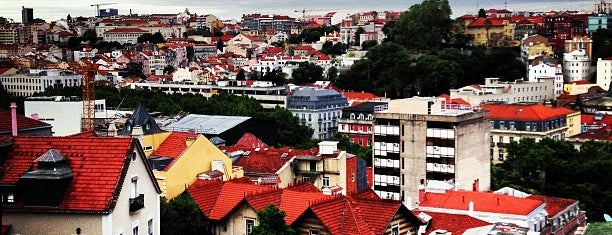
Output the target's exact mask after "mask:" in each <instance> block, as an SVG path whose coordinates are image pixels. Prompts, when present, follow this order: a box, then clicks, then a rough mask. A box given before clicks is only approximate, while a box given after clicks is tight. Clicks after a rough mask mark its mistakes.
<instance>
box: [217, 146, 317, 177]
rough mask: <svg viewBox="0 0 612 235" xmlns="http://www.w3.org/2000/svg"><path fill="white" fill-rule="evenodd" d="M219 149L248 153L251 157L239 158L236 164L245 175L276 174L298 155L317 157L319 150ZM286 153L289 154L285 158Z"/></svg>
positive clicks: (229, 147) (234, 147)
mask: <svg viewBox="0 0 612 235" xmlns="http://www.w3.org/2000/svg"><path fill="white" fill-rule="evenodd" d="M219 149H221V150H225V152H226V153H232V152H236V151H242V152H247V151H249V152H250V153H249V155H248V156H245V155H243V156H242V157H240V158H238V160H236V161H235V162H234V166H241V167H242V168H243V169H244V172H245V173H247V172H248V173H269V174H275V173H276V172H277V171H278V170H279V169H281V167H283V166H284V165H285V163H287V162H288V161H289V160H291V159H292V158H293V157H295V156H297V155H317V153H318V149H317V148H313V149H310V150H298V149H291V148H289V147H284V148H280V149H277V148H274V147H271V148H252V147H239V146H220V147H219ZM284 153H287V155H286V156H285V157H283V155H284Z"/></svg>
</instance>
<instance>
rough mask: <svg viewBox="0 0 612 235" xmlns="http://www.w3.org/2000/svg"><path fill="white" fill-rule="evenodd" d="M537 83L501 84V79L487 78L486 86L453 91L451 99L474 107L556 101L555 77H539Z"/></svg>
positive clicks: (467, 87) (520, 81)
mask: <svg viewBox="0 0 612 235" xmlns="http://www.w3.org/2000/svg"><path fill="white" fill-rule="evenodd" d="M536 79H537V81H536V82H528V81H523V80H516V81H514V82H500V81H499V78H485V84H484V85H470V86H465V87H461V88H459V89H451V90H449V91H450V98H451V99H462V100H464V101H466V102H468V103H470V104H471V105H473V106H477V105H480V104H482V103H486V102H506V103H519V102H531V103H543V102H545V101H549V100H551V99H555V95H554V92H555V89H554V79H555V78H554V77H538V78H536Z"/></svg>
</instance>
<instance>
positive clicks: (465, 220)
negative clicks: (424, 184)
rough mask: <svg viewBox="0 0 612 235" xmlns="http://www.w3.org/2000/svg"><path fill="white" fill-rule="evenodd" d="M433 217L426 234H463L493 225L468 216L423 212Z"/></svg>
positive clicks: (415, 212) (416, 212)
mask: <svg viewBox="0 0 612 235" xmlns="http://www.w3.org/2000/svg"><path fill="white" fill-rule="evenodd" d="M413 213H414V214H417V215H418V214H419V213H421V212H419V211H413ZM423 213H425V214H427V215H429V216H431V220H430V222H429V226H428V227H427V231H426V232H425V234H430V233H432V232H433V231H436V230H439V229H441V230H446V231H449V232H451V233H452V234H463V233H464V232H465V231H466V230H468V229H471V228H477V227H482V226H487V225H491V223H489V222H486V221H482V220H479V219H476V218H474V217H471V216H468V215H457V214H447V213H439V212H423Z"/></svg>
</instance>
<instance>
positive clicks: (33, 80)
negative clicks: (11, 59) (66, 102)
mask: <svg viewBox="0 0 612 235" xmlns="http://www.w3.org/2000/svg"><path fill="white" fill-rule="evenodd" d="M30 72H31V73H38V72H41V71H40V70H34V69H33V70H31V71H30ZM0 82H2V85H3V86H4V89H6V91H7V92H8V93H9V94H12V95H16V96H23V97H28V96H32V95H33V94H34V93H36V92H43V91H45V90H46V88H47V87H50V86H53V87H66V86H81V75H73V74H72V73H68V74H66V73H64V72H63V71H53V70H47V75H46V76H40V75H34V74H17V75H13V76H5V77H0Z"/></svg>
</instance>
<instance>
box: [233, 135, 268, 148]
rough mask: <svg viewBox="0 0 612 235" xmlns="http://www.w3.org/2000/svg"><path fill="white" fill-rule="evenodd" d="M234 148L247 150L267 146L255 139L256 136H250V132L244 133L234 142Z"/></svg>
mask: <svg viewBox="0 0 612 235" xmlns="http://www.w3.org/2000/svg"><path fill="white" fill-rule="evenodd" d="M234 146H236V147H248V148H267V147H268V145H267V144H266V143H264V142H263V141H262V140H260V139H259V138H257V136H255V135H253V134H251V133H250V132H246V133H244V135H242V137H241V138H240V139H239V140H238V142H236V144H235V145H234Z"/></svg>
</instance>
